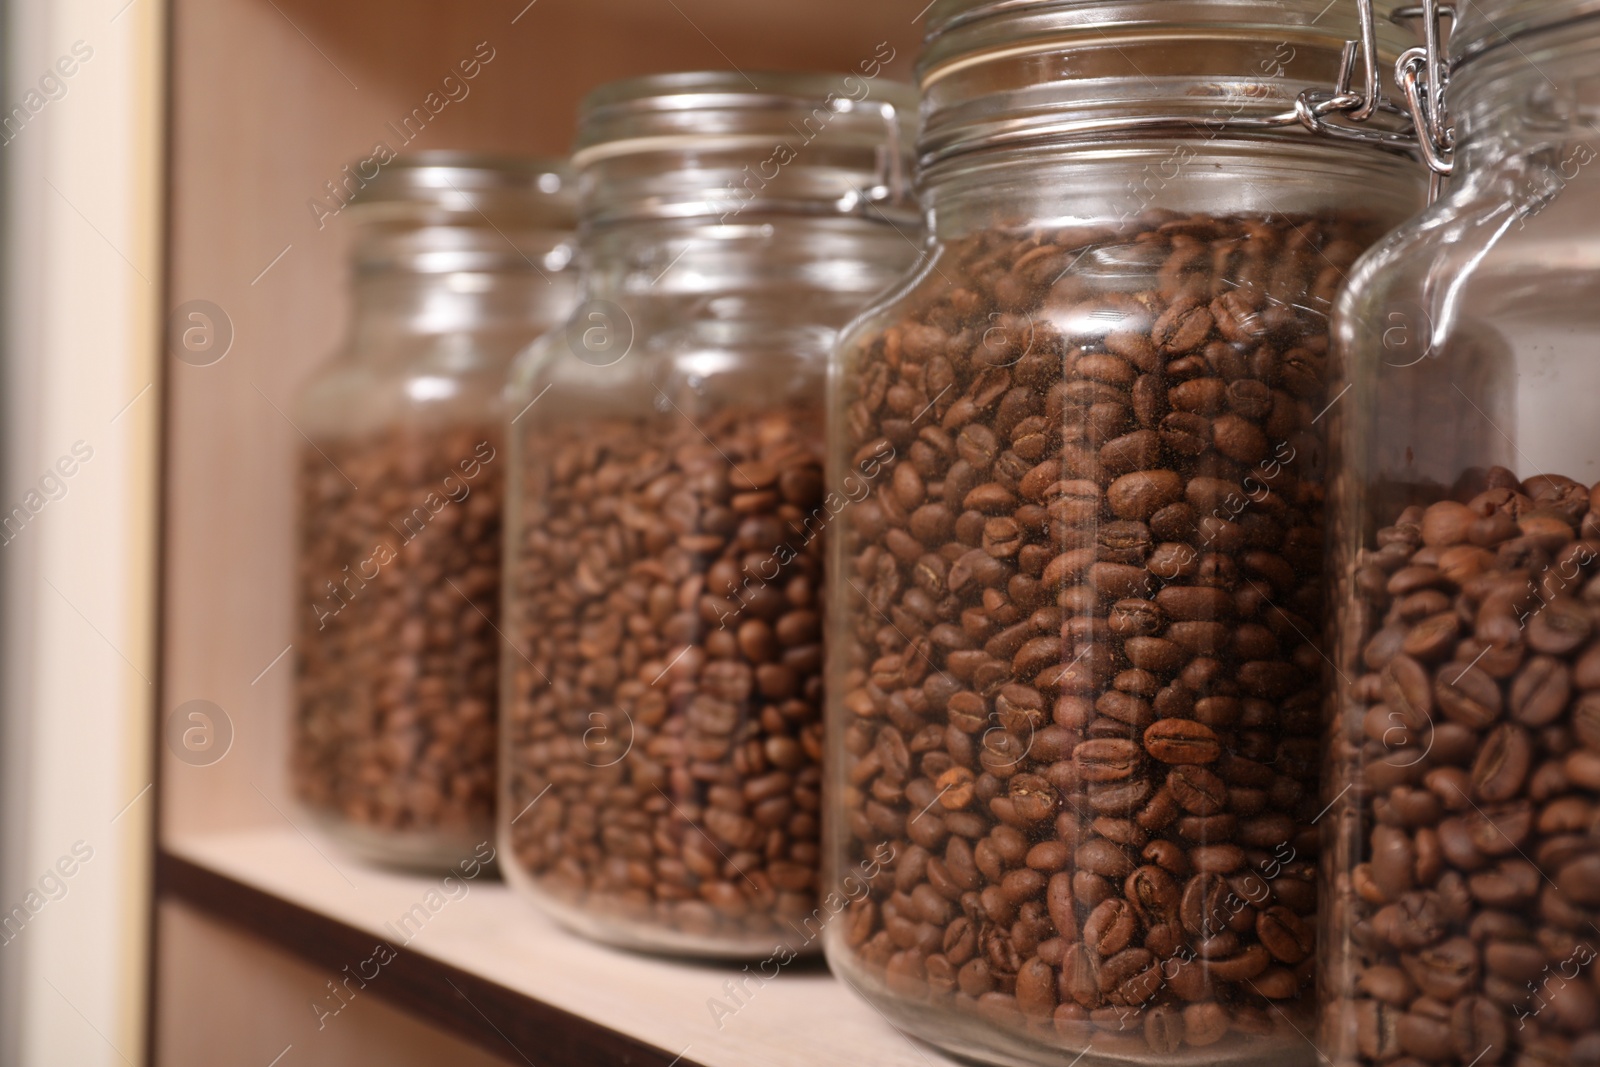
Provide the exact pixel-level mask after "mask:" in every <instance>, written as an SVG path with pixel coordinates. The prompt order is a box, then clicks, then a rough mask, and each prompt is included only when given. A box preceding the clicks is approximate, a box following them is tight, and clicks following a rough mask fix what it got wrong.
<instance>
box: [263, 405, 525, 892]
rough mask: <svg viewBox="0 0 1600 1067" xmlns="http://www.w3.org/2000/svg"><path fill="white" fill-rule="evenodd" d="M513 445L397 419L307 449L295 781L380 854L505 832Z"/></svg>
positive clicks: (434, 859) (483, 433)
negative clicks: (502, 703)
mask: <svg viewBox="0 0 1600 1067" xmlns="http://www.w3.org/2000/svg"><path fill="white" fill-rule="evenodd" d="M498 440H499V431H498V429H494V428H488V427H462V428H458V429H451V430H448V431H444V432H433V431H429V432H419V431H415V430H405V429H397V430H394V431H389V432H385V433H381V434H378V435H375V436H370V437H362V438H357V439H350V440H324V441H321V442H319V443H318V445H317V446H315V447H307V448H306V449H305V451H304V453H303V454H302V456H301V461H300V471H299V479H298V480H299V489H300V513H299V522H300V554H299V560H298V571H297V574H298V594H299V595H298V597H297V602H296V604H295V610H296V612H297V613H298V614H299V618H300V625H299V635H298V637H297V638H296V640H295V645H294V652H295V662H296V664H297V672H298V673H297V680H296V699H297V708H296V716H295V729H294V736H293V749H292V756H291V776H292V778H293V781H294V786H295V791H296V793H297V794H298V795H299V797H300V799H301V800H302V801H303V802H304V803H305V804H306V805H308V806H309V807H310V808H312V809H313V810H314V811H316V812H318V813H320V814H321V815H323V816H325V820H326V822H327V823H328V824H329V826H330V828H332V829H334V830H341V829H342V830H344V831H346V832H348V833H351V834H354V835H355V837H354V839H353V842H352V843H354V844H355V845H356V847H357V848H358V849H360V850H361V851H363V852H366V853H368V854H369V855H372V856H374V857H375V858H380V859H384V858H386V859H391V860H394V861H397V862H408V861H409V862H420V863H430V864H431V863H444V864H447V865H448V864H451V863H454V862H455V860H457V859H459V858H460V856H459V854H458V853H460V851H461V849H462V848H464V849H465V852H466V854H468V855H470V854H471V851H472V848H473V847H474V846H475V845H476V844H477V843H478V842H480V841H482V840H483V839H484V838H483V834H485V833H486V832H489V831H492V829H493V825H494V822H493V820H494V796H495V791H494V785H495V748H496V740H497V737H496V735H497V727H496V715H495V709H496V704H497V700H496V693H497V680H498V663H499V638H498V637H497V635H496V634H495V631H494V622H493V620H495V619H497V618H498V617H499V603H500V554H501V547H500V537H501V524H500V509H501V502H502V491H501V490H502V485H503V481H504V479H503V478H502V477H501V474H500V471H501V467H502V466H503V460H500V459H499V457H498V455H497V451H496V447H495V443H496V442H498ZM497 460H498V461H497ZM357 487H359V488H357Z"/></svg>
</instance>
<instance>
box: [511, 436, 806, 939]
mask: <svg viewBox="0 0 1600 1067" xmlns="http://www.w3.org/2000/svg"><path fill="white" fill-rule="evenodd" d="M702 431H703V432H702ZM521 447H522V455H523V456H525V457H527V460H526V465H527V480H526V485H525V493H524V496H523V500H525V501H526V504H525V507H526V508H527V513H526V514H525V515H524V516H522V518H521V519H520V521H519V528H518V530H517V531H516V533H515V535H514V540H515V544H516V550H515V551H516V553H517V554H516V558H515V561H514V564H513V566H514V571H513V574H512V582H513V592H512V596H513V600H512V602H511V604H510V605H509V606H508V621H509V624H510V626H511V629H510V630H509V631H508V636H509V637H510V640H511V641H512V643H513V644H515V645H516V646H517V647H518V648H520V649H523V650H525V651H526V657H527V658H526V660H523V659H521V658H519V657H513V658H512V660H511V661H510V667H511V668H512V671H513V681H512V685H511V693H510V695H509V697H508V699H509V705H508V708H507V715H508V724H509V728H508V731H507V734H506V740H505V743H506V745H507V749H508V751H507V764H506V765H507V783H506V784H507V788H508V790H509V793H508V799H507V802H506V803H507V805H508V810H507V811H506V816H507V817H508V818H509V819H511V820H512V821H511V822H510V840H511V850H512V852H513V854H514V857H513V858H514V862H515V863H516V864H517V866H518V867H519V868H520V869H521V870H522V871H525V872H527V874H528V875H530V876H531V877H532V879H533V880H534V881H535V882H536V884H537V885H538V887H539V888H540V889H542V890H543V891H544V893H545V894H546V896H547V897H549V898H553V899H554V901H555V903H556V904H557V905H558V907H557V914H558V915H561V914H563V913H565V915H566V917H568V918H569V921H575V922H577V923H579V924H580V925H582V926H583V927H584V928H586V929H589V930H591V932H594V933H596V934H598V935H599V936H601V937H605V938H608V939H611V940H618V941H623V942H631V943H636V944H640V945H643V946H647V947H664V948H677V949H682V950H687V951H696V952H701V951H703V952H710V953H719V952H727V953H741V952H745V953H747V952H751V951H756V952H760V953H763V954H764V953H768V952H771V951H772V950H773V947H774V945H775V944H776V943H777V940H778V939H781V938H783V937H790V936H793V934H794V932H795V928H794V927H791V926H790V925H789V921H790V920H793V921H796V922H798V921H799V920H800V919H802V918H804V917H808V916H810V915H811V914H812V912H813V910H814V909H815V908H816V906H817V901H816V891H817V864H818V847H819V846H818V835H819V825H818V823H819V809H820V806H821V772H820V769H819V768H820V763H819V760H820V757H821V750H822V725H821V696H822V633H821V617H820V611H821V606H820V591H819V584H820V582H821V578H822V545H823V538H822V536H821V530H822V527H823V525H824V524H825V523H826V520H827V514H826V512H825V511H823V510H822V507H821V506H822V503H823V491H822V465H821V463H822V461H821V449H822V434H821V429H820V426H819V425H817V420H816V419H815V418H814V417H813V418H811V419H809V420H808V419H805V418H799V417H794V416H791V415H789V414H786V413H779V412H750V411H727V412H724V413H722V414H719V415H716V416H713V417H704V418H697V419H696V421H695V422H693V423H691V422H690V421H689V420H688V419H687V418H678V417H677V416H676V415H674V417H673V421H670V422H667V423H664V424H662V423H651V424H644V425H641V424H638V423H630V422H606V421H604V420H596V421H595V422H593V423H585V424H583V425H582V426H580V427H573V428H570V429H566V430H565V431H564V432H556V431H551V432H549V433H548V434H545V435H536V434H534V433H533V432H532V431H530V436H529V437H528V439H526V440H525V441H523V442H522V445H521ZM529 805H531V807H530V806H529Z"/></svg>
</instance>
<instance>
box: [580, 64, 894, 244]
mask: <svg viewBox="0 0 1600 1067" xmlns="http://www.w3.org/2000/svg"><path fill="white" fill-rule="evenodd" d="M880 68H881V61H872V60H869V61H867V62H865V63H863V64H862V69H861V72H859V73H851V74H821V73H777V74H774V73H752V74H749V75H745V74H741V73H737V72H724V71H713V72H699V73H682V74H657V75H651V76H648V77H643V78H633V79H629V80H626V81H620V82H614V83H612V84H610V85H604V86H601V87H600V88H599V89H596V90H595V91H594V92H592V93H590V94H589V95H588V97H586V98H585V99H584V102H583V105H582V107H581V109H580V112H579V122H578V138H577V148H576V151H575V152H574V153H573V158H572V163H573V167H574V169H575V170H576V171H577V172H578V176H579V178H578V180H579V189H580V199H581V200H582V218H583V222H584V224H585V225H596V224H604V223H608V222H614V221H619V220H624V219H640V218H706V217H710V218H714V219H718V220H721V221H724V222H728V221H733V220H734V219H735V218H738V217H744V218H745V219H746V220H747V221H748V219H749V218H750V217H753V216H755V215H759V214H763V213H781V214H822V215H826V214H843V215H861V216H864V217H868V218H885V219H894V220H896V221H898V219H900V218H915V214H916V208H915V202H914V199H913V197H912V195H911V190H910V170H911V167H910V164H911V155H910V153H911V147H912V145H913V143H914V140H915V136H916V91H915V90H914V89H912V88H911V87H910V86H908V85H904V84H901V83H899V82H893V81H888V80H886V79H884V78H882V77H879V76H878V75H877V71H878V70H879V69H880ZM868 70H870V71H872V72H873V73H870V74H869V73H867V71H868Z"/></svg>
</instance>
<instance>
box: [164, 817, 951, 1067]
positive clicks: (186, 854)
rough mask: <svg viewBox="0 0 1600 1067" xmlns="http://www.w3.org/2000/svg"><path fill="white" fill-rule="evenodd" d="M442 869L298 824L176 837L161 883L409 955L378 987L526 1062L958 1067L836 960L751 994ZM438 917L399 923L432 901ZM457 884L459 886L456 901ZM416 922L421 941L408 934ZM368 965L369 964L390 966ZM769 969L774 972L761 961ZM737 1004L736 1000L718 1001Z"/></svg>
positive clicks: (326, 939)
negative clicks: (369, 862) (357, 852)
mask: <svg viewBox="0 0 1600 1067" xmlns="http://www.w3.org/2000/svg"><path fill="white" fill-rule="evenodd" d="M465 885H466V886H467V890H466V892H465V893H464V894H463V892H462V888H461V884H460V883H459V882H458V883H457V884H455V885H453V886H451V887H448V888H449V890H450V892H449V893H446V892H444V891H443V889H441V886H440V880H439V879H438V878H429V877H424V876H411V875H405V874H397V873H392V872H389V871H382V870H378V869H375V868H371V867H365V866H361V865H360V864H358V863H356V862H354V861H350V860H346V859H344V858H343V857H341V856H340V855H339V853H338V852H337V851H335V850H334V849H333V847H332V846H331V845H329V844H326V843H323V842H322V841H320V840H317V839H314V838H310V837H305V836H302V835H301V834H300V833H299V832H298V831H296V830H294V829H292V828H284V829H282V830H253V831H245V832H235V833H225V834H207V835H194V836H188V837H184V838H181V839H179V840H176V841H171V840H169V841H168V843H167V846H166V849H165V851H164V853H163V854H162V856H161V859H160V863H159V867H158V875H157V889H158V892H159V893H161V894H162V895H163V896H168V897H172V898H176V899H181V900H184V901H185V902H187V903H188V904H190V905H191V906H194V907H197V908H200V909H201V910H203V911H206V912H207V913H209V914H212V915H214V916H216V917H218V918H221V919H223V920H225V921H228V922H231V923H233V924H235V925H237V926H241V927H243V928H245V929H247V930H249V931H251V932H253V933H255V934H256V935H258V936H260V937H263V938H266V939H267V940H270V941H272V942H274V943H275V944H278V945H280V946H282V947H284V948H287V949H289V950H290V951H293V952H295V953H297V954H298V955H301V956H302V957H304V958H306V959H308V960H310V961H311V962H312V963H314V964H316V965H318V966H321V967H326V968H327V969H328V971H329V976H330V977H336V978H338V977H342V976H343V975H344V974H345V973H346V972H345V971H344V970H343V968H344V967H345V966H346V965H348V966H349V967H350V969H351V972H354V971H355V970H356V965H357V964H358V963H361V962H362V961H364V960H367V959H368V958H369V957H371V956H372V955H373V949H374V947H375V945H376V942H377V941H378V940H379V939H381V940H383V941H385V942H387V943H389V944H391V945H392V946H393V947H394V948H395V949H396V950H397V955H396V957H395V958H394V959H393V961H392V962H390V963H387V964H385V965H383V966H382V967H381V969H380V971H379V975H378V977H376V978H374V979H372V980H371V981H370V982H369V983H368V986H367V989H366V990H365V991H364V992H371V993H372V994H374V995H376V996H378V997H381V998H383V999H386V1000H389V1001H390V1002H391V1003H394V1004H396V1005H397V1006H399V1007H401V1008H403V1009H405V1010H409V1011H414V1012H417V1013H419V1014H421V1015H423V1016H425V1017H427V1018H428V1019H430V1020H431V1021H433V1022H434V1023H436V1024H438V1025H440V1026H442V1027H444V1028H446V1029H448V1030H451V1031H452V1032H455V1033H457V1034H458V1035H459V1036H461V1037H463V1038H465V1039H467V1040H470V1041H472V1042H474V1043H475V1044H478V1045H479V1046H480V1047H483V1048H485V1049H487V1050H488V1051H491V1052H493V1053H495V1054H497V1055H501V1056H505V1057H506V1058H507V1059H508V1060H509V1061H510V1062H513V1063H516V1062H520V1061H522V1060H527V1061H529V1062H531V1063H535V1064H538V1065H539V1067H547V1065H550V1067H563V1065H571V1067H614V1065H618V1064H628V1065H640V1067H669V1065H673V1067H693V1065H696V1064H698V1065H701V1067H823V1065H826V1067H832V1065H835V1064H871V1065H873V1067H953V1064H954V1061H952V1060H950V1059H948V1058H946V1057H944V1056H941V1055H940V1054H939V1053H938V1052H935V1051H933V1050H932V1049H930V1048H927V1047H926V1046H923V1045H920V1044H916V1043H914V1042H912V1041H911V1040H910V1039H909V1038H907V1037H906V1036H904V1035H903V1034H902V1033H900V1032H899V1031H898V1030H896V1029H895V1028H893V1027H892V1026H890V1024H889V1023H888V1022H887V1020H885V1019H884V1018H883V1016H882V1015H880V1014H879V1013H878V1012H877V1011H876V1010H875V1009H874V1008H873V1007H871V1006H870V1005H869V1004H867V1003H866V1002H865V1001H862V1000H861V999H859V998H858V997H856V996H855V995H854V994H853V993H851V992H850V991H849V990H848V989H847V988H846V987H845V986H844V985H843V983H841V982H839V981H837V980H836V979H834V978H833V977H832V976H831V975H830V974H828V972H827V970H826V968H825V967H823V965H822V964H821V963H795V964H791V965H790V966H789V967H787V968H784V970H783V972H782V973H781V974H779V976H778V977H777V978H776V979H774V980H771V981H768V982H766V983H764V984H758V983H757V982H755V981H748V982H746V988H747V989H748V990H749V992H748V994H747V995H742V997H741V999H742V1000H743V1003H742V1004H740V1003H738V1002H737V1001H736V1000H734V999H733V998H732V997H730V995H729V993H728V991H727V989H726V988H725V984H726V983H727V982H728V981H729V980H730V979H734V978H742V977H743V973H744V972H743V971H742V970H741V969H740V967H739V966H736V965H720V966H719V965H716V964H705V963H693V962H684V961H678V960H668V959H660V958H655V957H650V956H643V955H637V954H633V953H628V952H622V951H619V950H615V949H610V948H606V947H604V946H600V945H595V944H593V943H591V942H588V941H585V940H583V939H581V938H579V937H577V936H575V935H573V934H570V933H568V932H567V931H565V930H564V929H562V928H561V927H559V926H557V925H556V924H555V923H554V922H552V921H551V920H550V919H548V918H547V917H545V916H544V915H543V914H542V913H540V912H539V911H538V910H537V909H536V908H535V907H534V905H533V904H532V902H531V901H529V900H527V899H526V898H525V897H523V896H522V895H520V894H517V893H514V892H513V891H512V890H510V889H509V888H507V887H506V885H505V884H504V883H502V882H499V881H497V880H490V879H489V878H487V877H480V878H479V879H476V880H473V881H471V882H468V883H465ZM430 891H433V892H435V893H437V896H435V897H434V898H433V901H431V903H434V904H436V905H439V902H440V901H442V902H443V903H442V905H440V906H438V910H437V911H435V912H429V913H428V918H427V920H426V922H424V923H422V924H421V928H420V929H413V928H408V929H407V930H406V931H404V932H400V931H398V930H397V923H398V921H399V920H400V918H401V917H402V916H404V915H406V914H408V913H410V912H411V911H412V908H413V907H414V906H416V905H419V904H421V905H423V906H424V909H425V910H426V907H427V904H428V903H430V901H428V899H427V898H428V894H429V892H430ZM451 894H453V895H454V896H455V897H456V899H453V900H452V899H450V896H451ZM408 936H409V940H408V939H407V938H408ZM372 968H373V965H372V964H367V965H366V966H365V968H364V969H365V970H367V971H370V970H372ZM751 970H752V971H755V970H756V968H754V967H752V968H751ZM716 1002H720V1003H721V1004H722V1005H724V1006H725V1007H726V1008H728V1009H733V1010H732V1014H728V1013H727V1012H726V1011H724V1012H715V1011H714V1010H713V1006H714V1004H715V1003H716Z"/></svg>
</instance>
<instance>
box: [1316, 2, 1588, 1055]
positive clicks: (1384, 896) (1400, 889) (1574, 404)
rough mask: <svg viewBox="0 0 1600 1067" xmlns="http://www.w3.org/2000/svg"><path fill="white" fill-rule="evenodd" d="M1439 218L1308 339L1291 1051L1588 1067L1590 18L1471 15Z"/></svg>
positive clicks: (1354, 283) (1386, 257)
mask: <svg viewBox="0 0 1600 1067" xmlns="http://www.w3.org/2000/svg"><path fill="white" fill-rule="evenodd" d="M1459 17H1460V22H1459V23H1458V25H1457V27H1456V30H1455V32H1454V34H1453V37H1452V41H1451V50H1452V51H1454V52H1456V53H1457V55H1458V57H1460V58H1458V59H1457V61H1456V63H1455V64H1454V68H1453V72H1452V74H1451V79H1450V84H1449V90H1448V96H1447V102H1448V104H1449V111H1450V113H1452V114H1453V115H1454V116H1455V117H1456V132H1455V143H1456V145H1457V146H1458V147H1457V149H1456V153H1455V158H1454V161H1453V166H1454V172H1455V174H1454V177H1453V178H1452V181H1451V187H1450V190H1449V192H1448V195H1447V196H1446V197H1445V198H1444V199H1443V200H1441V201H1440V202H1439V203H1437V204H1435V205H1434V206H1433V207H1432V208H1431V209H1429V210H1428V211H1427V212H1426V213H1425V214H1423V215H1422V216H1420V217H1419V218H1418V219H1416V220H1415V221H1413V222H1412V223H1410V224H1408V225H1406V226H1405V227H1403V228H1401V229H1400V230H1399V231H1397V232H1396V233H1394V234H1393V235H1391V236H1390V237H1389V238H1388V239H1387V240H1385V241H1384V242H1383V243H1382V244H1380V245H1379V246H1378V247H1377V248H1375V249H1374V250H1373V251H1372V252H1371V253H1370V254H1369V255H1368V256H1367V257H1366V258H1365V259H1363V260H1362V261H1361V263H1360V264H1359V265H1358V266H1357V268H1356V270H1355V271H1354V272H1353V273H1352V276H1351V283H1350V287H1349V288H1348V290H1347V291H1346V292H1345V294H1344V296H1343V297H1341V300H1340V303H1339V307H1338V312H1337V314H1336V316H1335V324H1336V325H1335V333H1336V338H1337V342H1336V345H1335V355H1336V361H1337V364H1338V370H1339V373H1340V375H1341V377H1342V380H1343V381H1342V387H1343V388H1346V389H1348V390H1349V394H1348V396H1347V397H1346V398H1345V400H1344V401H1343V402H1342V403H1341V404H1340V406H1339V408H1338V409H1337V418H1336V419H1330V421H1332V422H1334V429H1333V430H1332V431H1331V433H1332V434H1333V439H1334V442H1335V444H1336V447H1337V453H1336V454H1337V455H1338V456H1339V457H1340V460H1341V462H1340V465H1339V467H1338V469H1339V471H1340V474H1339V477H1338V478H1337V479H1336V482H1335V486H1334V493H1333V494H1332V500H1333V501H1334V502H1333V504H1332V505H1331V506H1332V509H1333V510H1332V516H1333V521H1334V524H1335V526H1334V536H1333V538H1332V541H1333V549H1334V555H1333V559H1334V566H1335V570H1334V573H1335V575H1336V576H1337V579H1338V581H1339V583H1340V586H1339V589H1338V595H1337V600H1336V603H1337V604H1338V605H1339V610H1338V613H1337V619H1336V622H1337V630H1338V645H1337V651H1336V652H1335V657H1334V658H1335V660H1336V661H1337V662H1338V664H1339V667H1340V684H1339V697H1340V700H1339V704H1338V706H1337V718H1336V719H1335V721H1334V723H1333V726H1332V732H1331V736H1330V740H1329V748H1330V756H1331V758H1332V771H1331V781H1330V786H1329V792H1328V799H1329V800H1333V799H1335V798H1337V803H1336V804H1334V805H1333V807H1332V809H1331V810H1330V812H1329V814H1328V816H1327V817H1326V819H1325V820H1324V823H1325V824H1326V825H1327V826H1328V828H1329V830H1330V833H1331V835H1332V836H1331V841H1332V846H1331V850H1330V851H1329V853H1328V862H1327V866H1326V886H1325V900H1326V901H1327V902H1328V903H1327V907H1326V909H1325V921H1324V926H1323V934H1322V937H1323V943H1324V945H1325V946H1326V947H1325V950H1324V952H1323V956H1322V960H1323V962H1322V984H1323V988H1324V989H1325V990H1326V991H1327V1004H1328V1009H1327V1013H1326V1017H1325V1020H1324V1025H1323V1028H1322V1033H1321V1035H1320V1047H1321V1048H1322V1050H1323V1052H1325V1053H1326V1054H1327V1055H1328V1056H1329V1057H1331V1060H1330V1062H1333V1063H1338V1064H1341V1065H1342V1064H1357V1063H1359V1064H1390V1063H1393V1064H1417V1063H1423V1062H1426V1063H1432V1064H1455V1065H1460V1067H1466V1065H1469V1064H1475V1065H1477V1067H1491V1065H1495V1064H1518V1065H1525V1067H1533V1065H1541V1064H1563V1065H1564V1064H1596V1063H1600V967H1597V966H1596V964H1595V962H1594V961H1595V958H1596V956H1597V954H1600V931H1597V930H1596V926H1595V924H1596V921H1597V920H1600V821H1597V818H1596V817H1597V815H1600V636H1597V635H1600V579H1597V578H1596V577H1595V574H1596V562H1597V561H1600V419H1597V418H1596V417H1595V414H1594V410H1593V400H1592V397H1593V395H1594V391H1595V386H1596V383H1597V382H1600V369H1597V368H1600V364H1597V363H1596V358H1595V356H1596V349H1597V346H1600V301H1597V300H1596V294H1597V293H1600V213H1597V212H1596V210H1595V205H1596V203H1597V202H1600V166H1596V165H1594V164H1595V161H1596V159H1597V158H1600V156H1597V150H1600V62H1597V61H1600V5H1597V4H1595V3H1570V2H1555V3H1552V2H1548V0H1545V2H1541V3H1538V4H1532V3H1526V2H1507V0H1475V2H1474V3H1473V4H1469V5H1466V6H1465V7H1464V8H1463V9H1462V10H1461V14H1460V16H1459Z"/></svg>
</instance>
